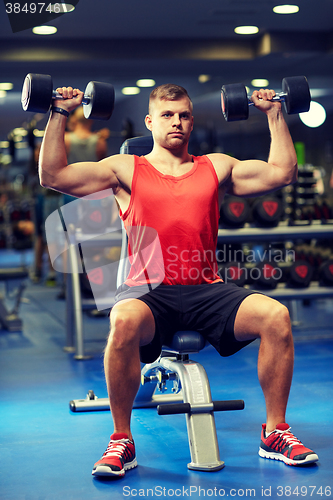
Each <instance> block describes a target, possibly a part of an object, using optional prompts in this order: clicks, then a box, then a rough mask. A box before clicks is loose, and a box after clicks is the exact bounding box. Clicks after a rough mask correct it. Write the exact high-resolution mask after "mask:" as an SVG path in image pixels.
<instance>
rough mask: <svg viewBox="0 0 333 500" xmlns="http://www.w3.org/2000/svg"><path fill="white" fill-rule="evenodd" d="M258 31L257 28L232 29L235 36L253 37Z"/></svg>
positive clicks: (240, 27) (238, 27)
mask: <svg viewBox="0 0 333 500" xmlns="http://www.w3.org/2000/svg"><path fill="white" fill-rule="evenodd" d="M258 31H259V28H258V26H237V28H235V29H234V32H235V33H237V35H254V34H255V33H258Z"/></svg>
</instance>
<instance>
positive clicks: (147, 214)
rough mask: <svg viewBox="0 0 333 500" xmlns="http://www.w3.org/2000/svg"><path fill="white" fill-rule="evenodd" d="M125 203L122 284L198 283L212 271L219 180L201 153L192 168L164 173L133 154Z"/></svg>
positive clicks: (213, 273)
mask: <svg viewBox="0 0 333 500" xmlns="http://www.w3.org/2000/svg"><path fill="white" fill-rule="evenodd" d="M134 161H135V163H134V174H133V181H132V191H131V199H130V204H129V207H128V209H127V210H126V212H125V213H124V214H123V213H122V212H121V211H120V217H121V219H122V220H123V222H124V226H125V228H126V231H127V234H128V249H129V252H128V254H129V259H130V262H131V269H130V272H129V275H128V277H127V279H126V281H125V283H126V284H127V285H129V286H136V285H143V284H147V283H150V284H155V286H156V285H157V284H160V283H162V284H164V285H197V284H202V283H213V282H215V281H222V280H221V279H220V277H219V276H218V275H217V271H218V268H217V262H216V244H217V232H218V220H219V206H218V179H217V175H216V172H215V169H214V167H213V165H212V163H211V161H210V160H209V159H208V158H207V157H206V156H197V157H193V162H194V163H193V167H192V169H191V170H190V171H189V172H187V173H186V174H183V175H181V176H179V177H173V176H172V175H164V174H162V173H161V172H159V171H158V170H157V169H156V168H155V167H153V166H152V165H151V164H150V163H149V162H148V160H146V158H145V157H143V156H141V157H138V156H134Z"/></svg>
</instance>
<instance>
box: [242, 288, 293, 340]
mask: <svg viewBox="0 0 333 500" xmlns="http://www.w3.org/2000/svg"><path fill="white" fill-rule="evenodd" d="M282 307H283V306H282V304H280V302H278V301H277V300H275V299H272V298H271V297H267V296H266V295H263V294H261V293H254V294H252V295H249V296H248V297H246V298H245V299H244V300H243V301H242V303H241V304H240V306H239V308H238V311H237V314H236V318H235V323H234V335H235V338H236V340H239V341H243V340H250V339H256V338H259V337H260V334H261V331H262V328H263V327H264V325H265V322H266V320H267V318H269V317H270V315H271V313H272V311H275V310H276V309H279V308H282Z"/></svg>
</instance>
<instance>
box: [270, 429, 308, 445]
mask: <svg viewBox="0 0 333 500" xmlns="http://www.w3.org/2000/svg"><path fill="white" fill-rule="evenodd" d="M290 429H291V428H290V427H289V429H287V430H285V431H282V430H280V429H275V432H277V433H279V434H281V438H282V439H283V440H284V441H286V443H287V444H288V445H291V446H295V445H300V446H303V444H302V443H301V441H300V440H299V439H297V437H296V436H294V434H293V433H292V432H290Z"/></svg>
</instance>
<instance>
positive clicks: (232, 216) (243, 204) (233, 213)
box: [220, 196, 250, 228]
mask: <svg viewBox="0 0 333 500" xmlns="http://www.w3.org/2000/svg"><path fill="white" fill-rule="evenodd" d="M249 217H250V206H249V204H248V202H247V200H246V199H245V198H238V197H237V196H228V197H227V198H226V199H225V200H224V201H223V203H222V205H221V209H220V224H221V226H225V227H232V228H238V227H243V226H244V224H245V222H247V221H248V220H249Z"/></svg>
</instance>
